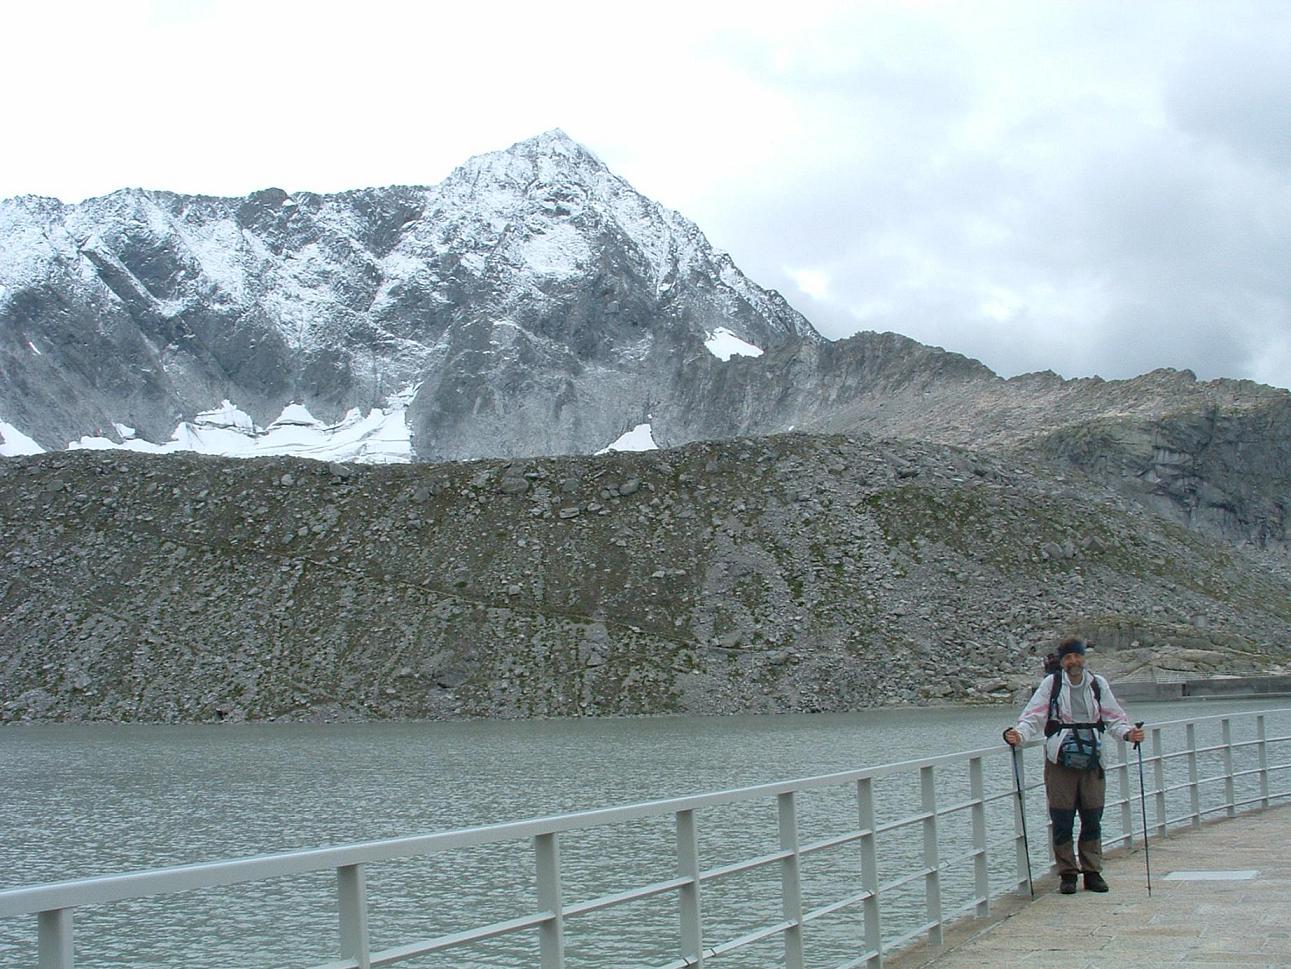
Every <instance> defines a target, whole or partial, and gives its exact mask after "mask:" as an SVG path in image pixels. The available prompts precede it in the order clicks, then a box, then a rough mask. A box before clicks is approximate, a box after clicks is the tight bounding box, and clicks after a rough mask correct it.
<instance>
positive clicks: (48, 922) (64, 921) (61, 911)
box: [36, 908, 74, 969]
mask: <svg viewBox="0 0 1291 969" xmlns="http://www.w3.org/2000/svg"><path fill="white" fill-rule="evenodd" d="M72 912H73V909H70V908H53V909H50V910H49V911H46V912H38V913H37V914H36V952H37V959H38V960H39V961H38V962H37V966H38V967H39V969H72V960H73V958H74V952H73V947H72Z"/></svg>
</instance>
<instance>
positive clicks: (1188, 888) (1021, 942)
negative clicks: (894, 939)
mask: <svg viewBox="0 0 1291 969" xmlns="http://www.w3.org/2000/svg"><path fill="white" fill-rule="evenodd" d="M1149 850H1150V853H1151V859H1152V896H1151V898H1149V897H1148V894H1147V883H1146V878H1145V875H1144V864H1143V852H1142V851H1141V850H1139V849H1134V850H1131V851H1123V852H1120V853H1118V854H1116V855H1114V856H1112V857H1109V858H1108V859H1107V860H1106V862H1105V870H1104V875H1105V876H1106V878H1107V881H1108V883H1109V884H1110V885H1111V887H1112V890H1111V892H1109V893H1108V894H1106V895H1099V894H1096V893H1094V892H1086V891H1085V890H1084V888H1083V887H1082V888H1081V890H1080V891H1079V892H1078V893H1077V894H1075V895H1060V894H1058V881H1057V878H1055V877H1053V876H1049V877H1048V878H1045V879H1042V880H1041V881H1040V882H1038V883H1037V884H1036V892H1037V896H1038V897H1037V898H1036V900H1035V901H1034V902H1029V903H1028V902H1027V901H1022V900H1017V899H1013V898H1008V899H1004V900H1002V901H1001V902H1000V903H999V904H998V905H994V908H995V911H993V913H992V918H991V919H988V920H965V921H964V922H961V923H958V924H957V925H955V926H954V927H952V928H950V929H948V930H947V932H946V941H945V945H944V946H943V947H942V949H941V950H940V951H938V950H935V949H932V948H931V947H929V946H927V945H926V944H923V945H919V946H916V947H913V948H911V949H909V950H906V951H905V952H902V953H901V954H900V955H899V956H895V957H892V958H889V959H887V960H885V964H886V965H887V966H888V967H890V969H917V967H925V966H926V967H929V969H997V967H999V969H1006V967H1013V966H1017V967H1026V969H1180V967H1181V966H1187V967H1197V969H1207V967H1225V969H1231V967H1233V966H1257V967H1263V969H1274V967H1277V969H1281V967H1284V966H1285V967H1291V806H1283V807H1277V808H1273V809H1271V810H1268V811H1262V812H1256V813H1251V814H1244V815H1241V816H1239V817H1237V818H1235V819H1223V820H1219V821H1213V822H1210V823H1207V824H1205V825H1203V826H1202V827H1201V828H1200V830H1187V829H1185V830H1180V831H1174V832H1171V834H1170V836H1169V837H1168V838H1165V839H1164V840H1160V841H1158V840H1156V839H1155V838H1154V839H1153V840H1152V841H1151V843H1150V844H1149ZM1241 869H1254V870H1256V871H1258V874H1257V875H1256V877H1255V878H1254V879H1251V880H1248V881H1166V880H1165V876H1166V875H1168V874H1170V873H1171V872H1174V871H1208V872H1216V871H1236V870H1241Z"/></svg>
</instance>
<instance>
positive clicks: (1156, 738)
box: [1143, 727, 1166, 838]
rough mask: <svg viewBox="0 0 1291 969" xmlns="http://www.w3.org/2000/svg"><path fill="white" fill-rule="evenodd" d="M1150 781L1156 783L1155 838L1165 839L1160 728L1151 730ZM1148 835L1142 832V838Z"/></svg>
mask: <svg viewBox="0 0 1291 969" xmlns="http://www.w3.org/2000/svg"><path fill="white" fill-rule="evenodd" d="M1152 779H1153V781H1155V783H1156V797H1155V798H1154V800H1155V802H1156V809H1157V837H1158V838H1164V837H1165V828H1166V813H1165V759H1164V758H1163V756H1162V749H1161V728H1160V727H1153V728H1152ZM1147 836H1148V833H1147V832H1146V831H1144V832H1143V837H1145V838H1146V837H1147Z"/></svg>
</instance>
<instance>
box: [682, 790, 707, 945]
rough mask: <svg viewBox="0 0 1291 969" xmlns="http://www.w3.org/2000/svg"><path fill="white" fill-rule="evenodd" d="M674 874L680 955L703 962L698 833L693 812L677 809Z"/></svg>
mask: <svg viewBox="0 0 1291 969" xmlns="http://www.w3.org/2000/svg"><path fill="white" fill-rule="evenodd" d="M677 874H678V875H680V876H681V877H682V878H688V879H690V882H689V883H688V884H686V885H682V886H681V892H680V897H679V901H680V905H681V957H682V958H683V959H685V960H686V962H687V963H688V964H689V965H691V966H696V967H699V966H702V965H703V964H704V929H703V924H704V923H703V915H702V912H701V909H700V905H699V834H698V832H697V831H696V828H695V812H694V811H678V812H677Z"/></svg>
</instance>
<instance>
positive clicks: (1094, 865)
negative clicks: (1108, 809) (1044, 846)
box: [1044, 760, 1107, 875]
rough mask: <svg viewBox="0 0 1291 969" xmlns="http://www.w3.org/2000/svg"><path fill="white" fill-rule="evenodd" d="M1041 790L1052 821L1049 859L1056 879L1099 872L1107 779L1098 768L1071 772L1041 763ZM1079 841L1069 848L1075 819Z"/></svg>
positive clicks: (1101, 868) (1100, 868)
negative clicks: (1051, 856) (1088, 872)
mask: <svg viewBox="0 0 1291 969" xmlns="http://www.w3.org/2000/svg"><path fill="white" fill-rule="evenodd" d="M1044 789H1045V793H1046V794H1047V795H1048V799H1049V817H1050V819H1051V820H1052V821H1053V858H1054V861H1056V862H1057V863H1058V874H1059V875H1078V874H1080V873H1081V872H1086V871H1102V870H1103V802H1104V800H1105V799H1106V798H1107V778H1106V775H1105V774H1104V773H1103V769H1102V768H1101V767H1095V768H1093V769H1092V770H1074V769H1073V768H1071V767H1061V766H1059V765H1058V764H1055V763H1052V762H1051V761H1048V760H1046V761H1045V762H1044ZM1077 813H1079V814H1080V840H1079V842H1078V843H1077V844H1076V845H1073V844H1072V834H1073V832H1074V831H1075V827H1076V815H1077Z"/></svg>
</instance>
